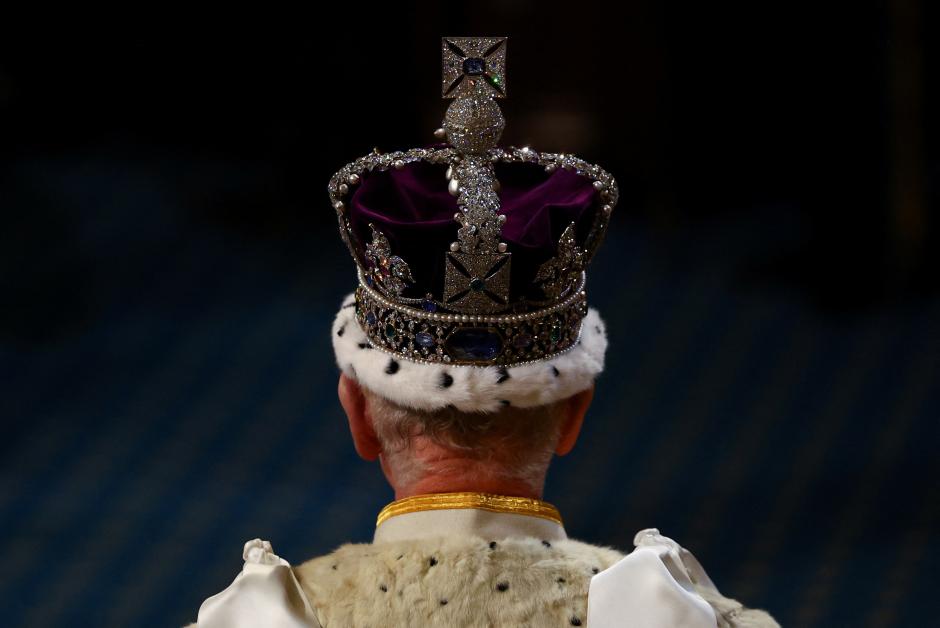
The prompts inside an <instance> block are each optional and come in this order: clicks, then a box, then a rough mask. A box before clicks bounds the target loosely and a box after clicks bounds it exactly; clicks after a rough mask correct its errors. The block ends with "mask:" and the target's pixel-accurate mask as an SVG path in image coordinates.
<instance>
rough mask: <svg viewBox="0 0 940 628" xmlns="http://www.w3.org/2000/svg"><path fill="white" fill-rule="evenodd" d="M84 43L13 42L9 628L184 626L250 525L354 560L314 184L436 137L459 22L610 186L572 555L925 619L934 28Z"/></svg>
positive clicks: (276, 24)
mask: <svg viewBox="0 0 940 628" xmlns="http://www.w3.org/2000/svg"><path fill="white" fill-rule="evenodd" d="M823 4H825V6H821V5H823ZM839 4H840V5H842V3H839ZM53 17H54V18H55V19H54V20H53ZM82 17H83V18H86V19H85V20H82V21H78V20H75V21H74V22H73V21H72V19H71V16H65V15H61V14H56V15H55V16H51V15H50V16H44V18H42V19H39V20H36V21H30V23H29V24H26V23H25V22H24V23H23V24H20V23H19V22H17V21H16V20H8V21H7V22H6V23H5V24H4V25H3V29H4V30H5V31H6V32H5V33H4V37H3V41H2V43H0V209H2V217H3V223H2V227H0V304H2V309H0V385H2V395H0V413H2V427H3V438H2V442H0V452H2V459H0V533H2V541H0V549H2V551H0V555H2V556H3V559H2V560H0V601H2V605H3V608H4V613H3V614H4V617H5V619H4V623H5V625H10V626H19V625H23V626H53V625H68V626H128V625H134V626H173V625H180V624H182V623H185V622H187V621H191V620H193V619H194V618H195V614H196V610H197V609H198V606H199V604H200V602H201V601H202V600H203V599H204V598H205V597H207V596H209V595H211V594H213V593H215V592H217V591H219V590H221V589H223V588H224V587H225V586H227V585H228V583H229V582H230V581H231V579H232V578H233V577H234V576H235V574H236V573H237V572H238V570H239V569H240V566H241V557H240V553H241V545H242V543H243V542H244V541H245V540H246V539H249V538H253V537H255V536H261V537H264V538H269V539H271V540H272V541H273V542H274V546H275V549H276V550H277V551H278V552H279V553H280V554H281V555H282V556H285V557H287V558H288V559H289V560H291V561H292V562H294V563H299V562H302V561H303V560H305V559H307V558H308V557H311V556H313V555H316V554H319V553H324V552H327V551H329V550H330V549H332V548H333V547H335V546H336V545H338V544H340V543H341V542H344V541H347V540H356V541H366V540H368V539H369V538H370V535H371V530H372V525H373V521H374V516H375V514H376V512H377V511H378V510H379V509H380V508H381V506H382V505H384V504H385V503H386V502H387V501H389V500H390V499H391V493H390V491H389V489H388V488H387V487H385V485H384V483H383V481H382V479H381V476H380V474H379V471H378V469H377V468H376V467H373V466H371V465H367V464H366V463H363V462H360V461H358V459H357V458H355V455H354V452H353V449H352V446H351V443H350V442H349V440H348V436H347V434H346V432H345V427H344V421H343V418H342V416H341V413H340V409H339V406H338V404H337V403H336V401H335V382H336V376H337V372H336V369H335V366H334V365H333V363H332V352H331V349H330V345H329V338H328V329H329V324H330V322H331V320H332V317H333V315H334V313H335V311H336V308H337V307H338V305H339V302H340V300H341V298H342V296H343V295H344V294H345V293H346V292H347V291H349V290H351V289H352V287H353V285H354V283H353V282H354V274H353V266H352V264H351V263H350V260H349V259H348V255H347V253H346V251H345V250H344V249H343V248H342V246H341V244H340V241H339V238H338V234H337V233H336V231H335V220H334V218H333V213H332V209H331V208H330V207H329V203H328V200H327V196H326V182H327V180H328V179H329V177H330V175H331V174H332V173H333V172H334V171H335V170H336V169H338V168H339V167H340V166H341V165H342V164H344V163H346V162H347V161H350V160H352V159H353V158H355V157H357V156H359V155H361V154H364V153H366V152H368V151H370V150H371V149H372V148H373V146H378V147H380V148H382V149H387V150H392V149H399V148H406V147H410V146H413V145H423V144H427V143H430V142H432V141H433V139H432V135H431V132H432V131H433V129H434V128H436V127H437V126H438V124H439V122H440V119H441V117H442V114H443V111H444V108H445V106H446V103H445V102H443V101H441V100H440V98H439V88H438V85H439V71H440V67H439V64H440V59H439V49H438V46H439V38H440V36H441V35H445V34H446V35H509V36H510V42H509V49H508V81H509V98H508V99H507V100H506V101H505V102H504V107H503V108H504V111H505V114H506V118H507V121H508V125H507V130H506V133H505V135H504V142H505V143H508V144H516V145H523V144H529V143H531V145H532V146H533V147H535V148H536V149H544V150H564V151H569V152H576V153H578V154H580V155H581V156H583V157H585V158H587V159H589V160H592V161H596V162H598V163H601V164H602V165H604V166H605V167H606V168H607V169H608V170H610V171H611V172H613V173H614V174H615V176H617V178H618V180H619V182H620V186H621V190H622V196H621V203H620V205H619V206H618V208H617V210H616V212H615V216H614V219H613V221H612V224H611V228H610V234H609V236H608V241H607V243H606V244H605V246H604V247H603V248H602V249H601V252H600V253H599V255H598V257H597V259H596V260H595V264H594V267H593V272H592V273H591V274H590V293H591V297H592V300H593V301H594V304H595V305H596V306H597V307H598V308H599V309H600V310H601V312H602V314H603V315H604V316H605V318H606V320H607V322H608V325H609V327H610V330H611V332H610V333H611V348H610V354H609V365H608V370H607V371H606V373H605V374H604V375H603V376H602V378H601V380H600V382H599V387H598V394H597V397H596V401H595V406H594V409H593V410H592V413H591V415H590V416H589V420H588V422H587V424H586V427H585V431H584V433H583V436H582V441H581V443H580V444H579V447H578V448H576V450H575V451H574V453H573V454H571V455H570V456H569V457H567V458H565V459H563V460H560V461H559V462H558V464H557V467H556V468H554V470H553V472H552V474H551V477H550V479H549V484H548V487H547V490H546V499H548V500H549V501H552V502H554V503H555V504H557V505H558V506H559V508H560V509H561V511H562V513H563V515H564V516H565V519H566V524H567V527H568V530H569V533H570V534H571V535H572V536H574V537H577V538H581V539H584V540H586V541H590V542H596V543H603V544H610V545H615V546H617V547H619V548H621V549H624V550H627V549H629V548H630V546H631V541H632V537H633V534H634V533H635V532H636V531H637V530H639V529H640V528H643V527H647V526H653V525H655V526H658V527H659V528H661V529H662V531H663V532H664V533H665V534H667V535H669V536H672V537H674V538H676V539H678V540H679V541H680V542H681V543H682V544H684V545H686V546H687V547H689V548H691V549H692V550H693V551H694V552H695V553H696V555H697V556H698V557H699V558H700V559H701V560H702V562H703V563H704V564H705V565H706V567H707V568H708V570H709V572H710V574H711V575H712V577H713V579H714V580H715V581H716V582H717V583H718V584H719V586H720V587H721V589H722V590H723V591H724V592H725V593H726V594H727V595H731V596H733V597H737V598H740V599H742V600H743V601H745V602H746V603H748V604H749V605H752V606H761V607H765V608H767V609H769V610H770V611H771V612H772V613H773V614H774V615H775V616H776V617H777V618H778V619H779V620H780V621H781V622H782V623H783V624H784V625H786V626H807V627H809V626H873V627H874V626H923V625H925V624H927V623H929V621H930V620H928V619H927V618H930V617H932V618H935V617H936V616H937V613H938V612H940V608H938V602H937V600H936V594H935V591H936V588H937V585H938V580H937V576H936V569H935V565H936V564H938V560H940V539H938V535H940V532H938V529H937V524H938V514H940V513H938V504H940V495H938V483H937V473H938V470H940V468H938V467H940V465H938V463H937V456H936V453H935V452H936V446H937V443H938V438H937V436H938V434H937V431H938V421H937V419H938V416H940V386H938V378H940V330H938V322H940V318H938V315H940V295H938V281H937V274H936V271H935V267H936V261H937V247H936V245H937V239H938V229H937V222H938V218H940V216H938V209H937V208H938V202H937V195H938V180H940V148H938V146H940V142H938V137H937V126H936V124H935V122H936V120H937V116H936V115H931V114H932V113H933V111H934V110H936V109H937V106H938V101H937V85H938V82H937V80H936V77H937V75H938V65H937V46H936V41H935V38H934V35H936V33H937V32H938V31H937V29H936V26H937V19H936V18H937V16H936V7H932V6H930V5H929V4H928V3H927V2H923V1H920V2H918V1H917V0H885V1H883V2H870V3H869V2H853V3H844V5H842V6H837V5H836V4H832V3H818V2H816V3H810V2H799V1H796V2H794V1H791V2H776V1H772V2H760V3H756V2H732V3H719V4H714V3H698V4H696V5H691V4H687V3H679V2H675V1H665V2H652V1H637V2H624V3H619V4H616V5H614V4H611V5H605V4H601V3H597V2H569V3H565V4H558V5H554V4H549V3H537V2H532V1H527V2H523V1H520V2H511V3H495V2H476V3H470V2H465V3H455V4H444V3H433V4H432V3H428V4H427V5H420V6H419V5H404V4H395V5H391V4H386V5H381V6H377V7H367V6H366V5H362V4H352V3H349V4H348V5H345V6H336V7H333V8H332V9H326V8H316V9H313V12H312V13H311V14H310V15H300V14H288V13H279V12H278V11H276V10H275V9H273V8H272V9H265V10H262V9H260V8H258V7H255V8H254V9H252V11H251V12H248V13H244V14H236V13H234V12H233V11H231V10H226V11H225V12H220V13H218V14H217V15H213V16H210V19H203V18H202V16H200V18H199V19H197V18H195V16H190V15H188V14H179V15H148V14H141V15H134V16H130V15H127V14H108V15H106V16H101V18H100V19H88V18H90V17H91V18H94V16H89V15H83V16H82ZM168 17H169V18H171V19H170V20H169V21H170V22H171V23H173V24H174V26H175V28H172V29H171V28H165V27H163V25H162V24H161V23H160V22H161V21H162V19H161V18H168ZM53 21H54V22H55V24H56V28H52V27H50V24H51V23H52V22H53ZM86 21H88V22H91V24H88V25H86V23H85V22H86ZM111 22H113V24H114V26H106V24H109V23H111ZM181 24H185V25H187V26H186V27H185V28H181V27H180V25H181Z"/></svg>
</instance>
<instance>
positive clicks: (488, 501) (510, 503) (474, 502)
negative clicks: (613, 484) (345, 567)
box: [375, 493, 562, 526]
mask: <svg viewBox="0 0 940 628" xmlns="http://www.w3.org/2000/svg"><path fill="white" fill-rule="evenodd" d="M467 508H473V509H476V510H486V511H488V512H499V513H508V514H513V515H527V516H530V517H539V518H540V519H547V520H548V521H552V522H554V523H557V524H558V525H562V523H561V513H559V512H558V509H557V508H555V507H554V506H552V505H551V504H549V503H548V502H543V501H542V500H540V499H531V498H529V497H507V496H505V495H490V494H488V493H432V494H428V495H415V496H413V497H406V498H404V499H399V500H398V501H394V502H392V503H391V504H389V505H388V506H386V507H385V508H383V509H382V512H380V513H379V516H378V519H377V521H376V522H375V525H376V526H380V525H382V523H383V522H384V521H386V520H387V519H389V518H391V517H395V516H397V515H405V514H408V513H412V512H424V511H428V510H453V509H467Z"/></svg>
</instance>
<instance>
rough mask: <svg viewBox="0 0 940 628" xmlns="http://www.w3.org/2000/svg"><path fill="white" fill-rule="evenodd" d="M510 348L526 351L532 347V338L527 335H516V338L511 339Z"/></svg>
mask: <svg viewBox="0 0 940 628" xmlns="http://www.w3.org/2000/svg"><path fill="white" fill-rule="evenodd" d="M512 346H514V347H515V348H516V349H528V348H529V347H531V346H532V336H530V335H529V334H517V335H516V337H515V338H513V339H512Z"/></svg>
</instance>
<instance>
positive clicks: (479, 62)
mask: <svg viewBox="0 0 940 628" xmlns="http://www.w3.org/2000/svg"><path fill="white" fill-rule="evenodd" d="M484 72H486V61H485V60H483V59H481V58H480V57H468V58H467V59H464V60H463V73H464V74H466V75H467V76H480V75H481V74H483V73H484Z"/></svg>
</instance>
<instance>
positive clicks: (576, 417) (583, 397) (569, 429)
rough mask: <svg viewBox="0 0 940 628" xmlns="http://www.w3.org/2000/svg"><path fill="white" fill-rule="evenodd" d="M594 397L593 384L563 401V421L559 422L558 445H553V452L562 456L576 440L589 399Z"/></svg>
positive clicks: (589, 403)
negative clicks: (559, 434)
mask: <svg viewBox="0 0 940 628" xmlns="http://www.w3.org/2000/svg"><path fill="white" fill-rule="evenodd" d="M593 398H594V385H593V384H592V385H591V387H590V388H588V389H586V390H582V391H581V392H579V393H577V394H575V395H572V396H570V397H568V398H567V399H566V400H565V401H564V402H563V403H564V410H563V411H564V413H565V418H564V422H563V423H562V424H561V436H560V437H559V438H558V445H557V446H556V447H555V453H556V454H558V455H559V456H564V455H565V454H567V453H568V452H570V451H571V450H572V449H574V444H575V443H576V442H578V435H579V434H580V433H581V426H582V425H584V416H585V415H586V414H587V410H588V407H590V405H591V400H592V399H593Z"/></svg>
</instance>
